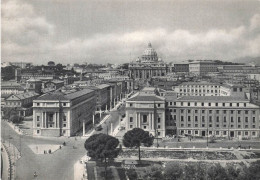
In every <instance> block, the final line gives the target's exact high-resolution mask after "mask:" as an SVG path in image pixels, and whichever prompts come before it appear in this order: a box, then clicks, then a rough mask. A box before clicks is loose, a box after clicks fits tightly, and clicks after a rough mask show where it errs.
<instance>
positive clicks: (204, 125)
mask: <svg viewBox="0 0 260 180" xmlns="http://www.w3.org/2000/svg"><path fill="white" fill-rule="evenodd" d="M181 127H199V124H194V126H192V124H187V126H186V125H184V124H181ZM201 127H207V126H206V124H201ZM208 127H209V128H212V127H217V128H219V127H223V128H228V127H229V128H236V127H237V128H245V129H247V128H249V127H250V126H249V125H244V126H241V125H240V124H239V125H237V126H234V125H233V124H231V125H230V126H228V125H226V124H223V125H222V126H220V125H219V124H216V125H215V126H213V125H212V124H209V126H208ZM251 128H253V129H255V128H256V125H252V126H251Z"/></svg>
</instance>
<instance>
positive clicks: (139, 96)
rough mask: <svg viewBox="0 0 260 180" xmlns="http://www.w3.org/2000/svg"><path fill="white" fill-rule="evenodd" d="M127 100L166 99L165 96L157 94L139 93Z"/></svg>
mask: <svg viewBox="0 0 260 180" xmlns="http://www.w3.org/2000/svg"><path fill="white" fill-rule="evenodd" d="M127 101H164V98H163V97H160V96H156V95H145V96H143V95H137V96H134V97H132V98H130V99H128V100H127Z"/></svg>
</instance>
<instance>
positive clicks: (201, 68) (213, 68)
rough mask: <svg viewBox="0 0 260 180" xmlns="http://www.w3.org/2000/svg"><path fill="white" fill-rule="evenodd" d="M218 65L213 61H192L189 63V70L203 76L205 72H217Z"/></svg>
mask: <svg viewBox="0 0 260 180" xmlns="http://www.w3.org/2000/svg"><path fill="white" fill-rule="evenodd" d="M217 67H218V65H217V63H216V62H214V61H193V62H190V63H189V72H190V73H191V74H194V75H198V76H205V75H207V73H211V72H217V71H218V69H217Z"/></svg>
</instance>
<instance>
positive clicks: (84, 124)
mask: <svg viewBox="0 0 260 180" xmlns="http://www.w3.org/2000/svg"><path fill="white" fill-rule="evenodd" d="M84 135H85V121H84V120H83V136H84Z"/></svg>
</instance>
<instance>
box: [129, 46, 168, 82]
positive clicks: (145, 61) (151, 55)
mask: <svg viewBox="0 0 260 180" xmlns="http://www.w3.org/2000/svg"><path fill="white" fill-rule="evenodd" d="M129 70H130V77H131V78H133V79H144V80H145V79H150V78H151V77H153V76H165V75H166V74H167V65H166V63H164V62H163V61H162V59H160V58H158V56H157V53H156V51H155V50H154V49H153V48H152V45H151V43H149V44H148V48H147V49H146V50H145V51H144V52H143V55H142V57H141V59H139V58H137V60H136V62H131V63H130V64H129Z"/></svg>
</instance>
